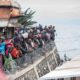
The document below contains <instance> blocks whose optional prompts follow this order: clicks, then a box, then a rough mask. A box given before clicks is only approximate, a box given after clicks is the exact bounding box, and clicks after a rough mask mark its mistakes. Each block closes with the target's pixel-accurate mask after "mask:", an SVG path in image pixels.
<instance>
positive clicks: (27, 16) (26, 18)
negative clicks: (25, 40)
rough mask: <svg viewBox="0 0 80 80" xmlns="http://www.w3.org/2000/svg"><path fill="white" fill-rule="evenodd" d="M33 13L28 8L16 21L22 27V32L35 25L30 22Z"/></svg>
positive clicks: (33, 22)
mask: <svg viewBox="0 0 80 80" xmlns="http://www.w3.org/2000/svg"><path fill="white" fill-rule="evenodd" d="M34 13H35V11H32V10H30V8H28V9H27V10H26V11H25V12H24V13H23V15H22V16H21V17H20V18H19V19H18V23H20V24H21V25H23V28H24V30H25V27H26V26H29V25H33V24H35V23H37V22H36V21H32V18H33V15H34ZM23 33H24V31H23Z"/></svg>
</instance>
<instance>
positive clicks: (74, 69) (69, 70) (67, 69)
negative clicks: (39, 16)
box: [39, 55, 80, 80]
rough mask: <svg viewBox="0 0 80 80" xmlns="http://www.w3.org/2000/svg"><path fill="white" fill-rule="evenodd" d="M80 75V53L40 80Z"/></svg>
mask: <svg viewBox="0 0 80 80" xmlns="http://www.w3.org/2000/svg"><path fill="white" fill-rule="evenodd" d="M69 77H80V55H78V56H76V57H75V58H73V59H72V60H71V61H67V62H66V63H64V64H63V65H61V66H59V67H57V68H56V69H55V70H54V71H51V72H50V73H48V74H46V75H44V76H42V77H41V78H40V79H39V80H48V79H59V78H69Z"/></svg>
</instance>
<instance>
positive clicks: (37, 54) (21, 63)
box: [11, 41, 55, 71]
mask: <svg viewBox="0 0 80 80" xmlns="http://www.w3.org/2000/svg"><path fill="white" fill-rule="evenodd" d="M54 46H55V43H54V41H50V42H48V43H46V45H45V46H43V47H41V48H37V49H36V50H33V51H32V52H30V53H26V54H24V55H23V56H22V57H20V58H17V59H15V60H14V61H15V63H16V69H13V70H11V71H16V70H21V69H24V68H26V67H28V66H29V65H30V64H33V63H34V62H35V61H37V60H38V59H40V58H41V57H42V56H45V55H46V54H49V52H50V51H51V50H52V49H53V48H54Z"/></svg>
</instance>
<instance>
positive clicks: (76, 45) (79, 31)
mask: <svg viewBox="0 0 80 80" xmlns="http://www.w3.org/2000/svg"><path fill="white" fill-rule="evenodd" d="M55 29H56V39H55V43H56V46H57V49H58V51H59V54H60V57H61V58H64V54H66V55H67V56H68V57H69V58H73V57H74V56H76V55H80V26H79V25H77V26H76V25H66V26H65V25H62V26H61V25H58V26H56V27H55Z"/></svg>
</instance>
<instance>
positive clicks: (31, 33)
mask: <svg viewBox="0 0 80 80" xmlns="http://www.w3.org/2000/svg"><path fill="white" fill-rule="evenodd" d="M54 39H55V26H52V25H50V26H45V27H44V28H43V27H42V26H41V25H39V27H33V28H30V29H29V30H27V32H25V33H24V34H19V31H15V34H14V37H13V38H12V39H5V38H4V36H0V68H3V67H5V68H6V67H7V66H8V67H9V65H10V61H9V60H10V59H9V58H10V57H12V59H13V60H15V59H17V58H19V57H22V56H23V55H24V54H30V52H32V51H33V50H35V49H37V48H41V47H43V46H45V45H46V43H48V42H50V41H51V40H53V41H54Z"/></svg>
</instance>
